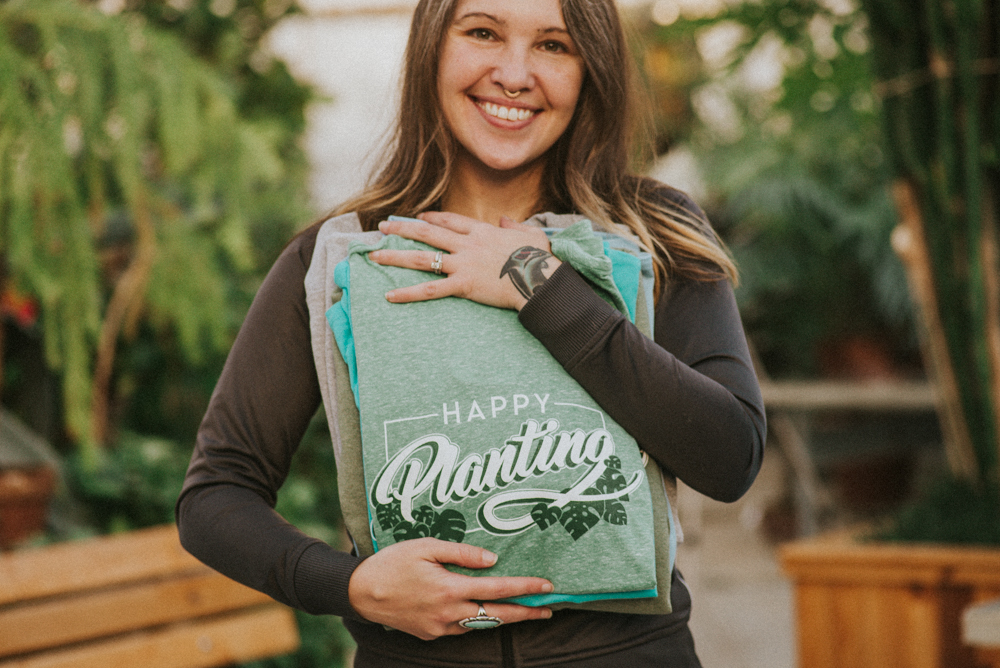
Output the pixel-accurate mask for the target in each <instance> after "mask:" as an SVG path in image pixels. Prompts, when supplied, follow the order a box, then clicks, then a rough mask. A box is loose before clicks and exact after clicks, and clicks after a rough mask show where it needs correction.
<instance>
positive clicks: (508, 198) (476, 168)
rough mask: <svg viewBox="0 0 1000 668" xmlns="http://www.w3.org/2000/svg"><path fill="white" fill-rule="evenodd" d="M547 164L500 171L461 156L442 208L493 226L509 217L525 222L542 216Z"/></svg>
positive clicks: (468, 157)
mask: <svg viewBox="0 0 1000 668" xmlns="http://www.w3.org/2000/svg"><path fill="white" fill-rule="evenodd" d="M544 172H545V164H544V162H542V161H538V162H536V163H534V164H531V165H527V166H525V167H523V168H520V169H515V170H504V171H498V170H495V169H491V168H489V167H487V166H485V165H483V164H482V163H481V162H479V161H478V160H475V159H474V158H471V157H470V156H468V155H462V156H459V158H458V161H457V163H456V165H455V171H454V176H453V177H452V179H451V183H450V184H449V185H448V190H447V192H445V194H444V197H443V198H442V202H441V204H442V206H441V209H442V210H443V211H450V212H452V213H459V214H462V215H463V216H468V217H470V218H475V219H476V220H481V221H483V222H486V223H491V224H493V225H499V224H500V218H501V217H503V216H506V217H507V218H510V219H511V220H514V221H516V222H523V221H524V220H526V219H528V218H530V217H531V216H532V215H534V214H536V213H538V211H539V207H540V205H541V200H542V196H541V193H542V175H543V174H544Z"/></svg>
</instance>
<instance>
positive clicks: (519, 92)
mask: <svg viewBox="0 0 1000 668" xmlns="http://www.w3.org/2000/svg"><path fill="white" fill-rule="evenodd" d="M500 88H503V94H504V95H506V96H507V97H509V98H510V99H512V100H513V99H514V98H515V97H518V96H519V95H520V94H521V93H523V92H524V91H521V90H519V91H516V92H511V91H509V90H507V89H506V88H504V87H503V86H500Z"/></svg>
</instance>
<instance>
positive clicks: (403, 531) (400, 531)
mask: <svg viewBox="0 0 1000 668" xmlns="http://www.w3.org/2000/svg"><path fill="white" fill-rule="evenodd" d="M430 535H431V529H430V527H429V526H427V525H426V524H424V523H423V522H416V523H413V522H406V521H405V520H404V521H403V522H400V523H399V524H397V525H396V527H395V528H394V529H393V530H392V537H393V538H395V539H396V542H397V543H398V542H400V541H404V540H413V539H414V538H427V537H428V536H430Z"/></svg>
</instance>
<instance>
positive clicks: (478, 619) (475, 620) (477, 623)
mask: <svg viewBox="0 0 1000 668" xmlns="http://www.w3.org/2000/svg"><path fill="white" fill-rule="evenodd" d="M501 624H503V620H502V619H500V618H499V617H490V616H489V615H487V614H486V608H484V607H483V604H482V603H480V604H479V614H478V615H476V616H475V617H466V618H465V619H463V620H462V621H460V622H459V623H458V625H459V626H461V627H462V628H463V629H472V630H477V629H495V628H496V627H498V626H500V625H501Z"/></svg>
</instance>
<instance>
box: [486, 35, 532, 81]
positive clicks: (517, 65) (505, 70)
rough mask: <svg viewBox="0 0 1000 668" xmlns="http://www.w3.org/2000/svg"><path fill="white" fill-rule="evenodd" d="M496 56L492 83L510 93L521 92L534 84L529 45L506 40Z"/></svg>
mask: <svg viewBox="0 0 1000 668" xmlns="http://www.w3.org/2000/svg"><path fill="white" fill-rule="evenodd" d="M497 56H498V58H497V62H496V64H495V65H494V67H493V73H492V81H493V83H495V84H497V85H498V86H500V87H501V88H502V89H503V90H505V91H508V92H510V93H521V92H524V91H526V90H530V89H531V87H532V86H534V85H535V77H534V74H533V71H532V67H531V48H530V46H527V45H524V44H518V43H517V42H508V43H507V44H505V45H504V48H503V49H500V50H499V52H498V53H497Z"/></svg>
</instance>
